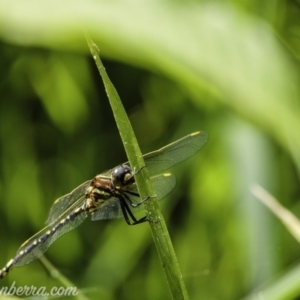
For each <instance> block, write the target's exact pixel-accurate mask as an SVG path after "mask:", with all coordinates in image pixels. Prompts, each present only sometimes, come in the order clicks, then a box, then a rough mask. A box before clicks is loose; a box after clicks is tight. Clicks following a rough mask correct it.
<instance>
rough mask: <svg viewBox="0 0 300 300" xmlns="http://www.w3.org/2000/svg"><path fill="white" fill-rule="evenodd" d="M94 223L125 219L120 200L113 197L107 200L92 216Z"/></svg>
mask: <svg viewBox="0 0 300 300" xmlns="http://www.w3.org/2000/svg"><path fill="white" fill-rule="evenodd" d="M91 215H92V216H91V219H92V221H99V220H109V219H116V218H121V217H123V213H122V209H121V205H120V200H119V199H118V198H116V197H112V198H110V199H109V200H106V201H105V202H104V203H103V204H102V205H101V206H100V207H99V208H98V209H97V210H96V211H94V212H92V214H91Z"/></svg>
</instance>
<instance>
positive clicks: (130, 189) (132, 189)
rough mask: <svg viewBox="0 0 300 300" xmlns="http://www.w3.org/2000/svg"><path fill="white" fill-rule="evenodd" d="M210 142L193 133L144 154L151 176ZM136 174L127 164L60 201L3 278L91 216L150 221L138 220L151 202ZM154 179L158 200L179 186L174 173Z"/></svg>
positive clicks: (11, 263) (4, 272)
mask: <svg viewBox="0 0 300 300" xmlns="http://www.w3.org/2000/svg"><path fill="white" fill-rule="evenodd" d="M207 139H208V136H207V134H206V133H205V132H196V133H192V134H190V135H188V136H186V137H184V138H182V139H180V140H178V141H176V142H174V143H172V144H169V145H167V146H165V147H163V148H161V149H159V150H157V151H154V152H150V153H148V154H146V155H144V156H143V158H144V161H145V166H146V167H147V168H148V172H149V174H150V175H155V174H157V173H158V172H161V171H164V170H166V169H168V168H170V167H172V166H174V165H176V164H178V163H180V162H181V161H183V160H185V159H187V158H189V157H190V156H192V155H193V154H195V153H196V152H197V151H198V150H200V149H201V148H202V147H203V146H204V144H205V143H206V142H207ZM135 174H136V173H134V172H133V171H132V169H131V167H130V166H129V163H128V162H127V163H124V164H122V165H119V166H117V167H115V168H113V169H111V170H109V171H107V172H105V173H103V174H100V175H97V176H96V177H94V178H93V179H92V180H89V181H86V182H85V183H83V184H81V185H80V186H78V187H77V188H76V189H74V190H73V191H72V192H71V193H69V194H67V195H65V196H62V197H60V198H59V199H57V200H56V201H55V202H54V204H53V205H52V207H51V210H50V212H49V216H48V219H47V222H46V224H47V226H46V227H45V228H44V229H42V230H41V231H39V232H38V233H37V234H35V235H34V236H32V237H31V238H30V239H28V240H27V241H26V242H25V243H23V244H22V245H21V247H20V248H19V250H18V251H17V253H16V255H15V257H14V258H13V259H11V260H10V261H9V262H8V263H7V264H6V265H5V267H4V268H3V269H2V270H0V279H2V278H3V277H5V276H6V275H7V273H8V272H9V271H10V270H11V269H12V268H13V267H21V266H23V265H26V264H28V263H30V262H31V261H33V260H34V259H37V258H39V257H40V256H41V255H43V253H45V252H46V251H47V249H48V248H49V247H50V245H51V244H52V243H53V242H54V241H56V240H57V239H58V238H59V237H60V236H62V235H63V234H65V233H67V232H68V231H70V230H73V229H74V228H76V227H77V226H79V225H80V224H81V223H82V222H83V221H84V220H85V219H86V218H87V216H88V215H90V216H91V219H92V220H94V221H96V220H104V219H113V218H120V217H124V218H125V221H126V222H127V223H128V224H129V225H135V224H139V223H142V222H145V221H147V219H146V217H143V218H141V219H138V220H137V219H136V218H135V216H134V214H135V213H136V212H138V211H139V210H140V209H141V208H142V205H141V204H142V203H143V202H144V201H145V200H147V199H148V198H147V199H143V200H142V201H140V200H139V201H137V200H136V199H139V194H138V191H137V187H136V184H135V180H134V175H135ZM150 180H151V183H152V185H153V188H154V191H155V194H156V198H157V199H158V200H160V199H162V198H164V197H165V196H166V195H167V194H169V193H170V191H171V190H172V189H173V188H174V187H175V183H176V179H175V177H174V176H173V175H172V174H170V173H167V174H161V175H157V176H153V177H151V178H150ZM134 199H135V200H134Z"/></svg>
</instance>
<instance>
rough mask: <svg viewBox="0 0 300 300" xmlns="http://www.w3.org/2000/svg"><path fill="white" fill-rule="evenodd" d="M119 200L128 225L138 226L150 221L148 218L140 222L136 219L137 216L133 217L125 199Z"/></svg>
mask: <svg viewBox="0 0 300 300" xmlns="http://www.w3.org/2000/svg"><path fill="white" fill-rule="evenodd" d="M123 196H124V195H123ZM119 200H120V205H121V209H122V212H123V215H124V219H125V221H126V223H127V224H128V225H137V224H141V223H144V222H147V221H148V219H147V217H143V218H141V219H138V220H137V219H136V218H135V216H134V215H133V213H132V211H131V210H130V208H129V206H128V204H127V202H126V198H125V197H119ZM130 218H131V220H132V222H131V221H130Z"/></svg>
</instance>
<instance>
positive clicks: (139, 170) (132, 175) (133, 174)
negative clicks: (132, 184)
mask: <svg viewBox="0 0 300 300" xmlns="http://www.w3.org/2000/svg"><path fill="white" fill-rule="evenodd" d="M145 167H146V166H142V167H141V168H140V169H138V170H137V171H135V168H134V169H133V172H132V174H131V176H130V177H129V179H128V180H127V181H129V180H130V179H131V178H132V177H134V176H135V175H136V174H138V173H139V172H141V171H142V170H143V169H144V168H145Z"/></svg>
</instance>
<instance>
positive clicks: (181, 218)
mask: <svg viewBox="0 0 300 300" xmlns="http://www.w3.org/2000/svg"><path fill="white" fill-rule="evenodd" d="M74 3H75V2H73V1H72V2H71V1H63V2H61V1H57V0H56V1H43V2H40V1H36V0H35V1H33V0H32V1H20V0H17V1H13V2H11V1H7V0H6V1H4V0H0V38H1V44H0V53H1V57H0V70H1V81H0V95H1V96H0V97H1V98H0V99H1V101H0V203H1V206H0V207H1V209H0V221H1V222H0V263H1V264H3V266H4V264H5V263H6V262H7V261H8V260H9V259H10V258H11V257H12V256H13V255H14V254H15V252H16V250H17V249H18V247H19V246H20V245H21V243H22V242H23V241H24V240H26V239H27V238H29V237H30V236H31V235H33V234H34V233H36V232H37V231H39V230H40V229H41V228H42V227H43V226H44V222H45V220H46V218H47V213H48V211H49V209H50V207H51V204H52V202H53V201H54V200H55V199H56V198H57V197H60V196H62V195H63V194H66V193H68V192H70V191H71V190H72V189H73V188H75V187H76V186H78V185H79V184H81V183H82V182H84V181H85V180H88V179H91V178H92V177H93V176H94V175H96V174H98V173H100V172H102V171H104V170H106V169H109V168H111V167H113V166H115V165H117V164H118V163H121V162H123V161H126V160H127V159H126V157H125V154H124V150H123V147H122V144H121V141H120V138H119V135H118V131H117V129H116V125H115V122H114V119H113V116H112V113H111V110H110V107H109V104H108V101H107V97H106V95H105V91H104V88H103V85H102V83H101V80H100V77H99V75H98V73H97V70H96V67H95V66H94V63H93V60H92V59H91V57H90V55H89V52H88V47H87V45H86V43H85V40H84V35H83V32H82V29H83V28H85V29H86V30H87V31H88V32H89V33H90V34H91V35H92V37H93V39H94V40H95V42H96V43H97V44H98V46H99V48H100V50H101V54H102V58H103V59H104V65H105V66H106V69H107V72H108V74H109V76H110V78H111V80H112V82H113V83H114V85H115V87H116V88H117V90H118V92H119V94H120V96H121V99H122V100H123V102H124V105H125V108H126V109H127V112H128V114H129V117H130V119H131V121H132V125H133V128H134V130H135V132H136V134H137V138H138V140H139V142H140V146H141V149H142V150H143V151H144V153H146V152H149V151H151V150H155V149H157V148H159V147H161V146H164V145H165V144H168V143H169V142H172V141H174V140H176V139H177V138H180V137H182V136H184V135H186V134H188V133H191V132H193V131H197V130H204V131H206V132H208V133H209V135H210V141H209V143H208V145H207V146H206V147H205V148H204V149H203V150H202V151H201V152H199V153H198V154H197V155H196V156H195V157H193V158H191V159H190V160H188V161H186V162H185V163H183V164H181V165H180V166H178V167H176V168H175V169H174V170H171V171H172V172H173V173H174V174H176V176H177V178H178V184H177V188H176V190H175V191H174V192H173V193H172V194H171V195H170V196H169V197H168V199H166V200H165V201H163V202H162V203H161V204H162V209H163V212H164V215H165V216H166V220H167V223H168V225H169V230H170V234H171V237H172V239H173V243H174V247H175V251H176V254H177V256H178V260H179V264H180V267H181V271H182V273H183V277H184V280H185V283H186V286H187V290H188V293H189V295H190V298H191V299H207V300H210V299H241V298H249V299H250V298H251V299H259V298H258V296H257V298H255V295H258V292H261V295H263V296H264V297H265V298H264V299H272V300H273V299H296V297H297V296H298V295H300V283H299V281H300V279H299V278H300V271H299V256H300V255H299V253H300V251H299V250H300V246H299V245H298V243H297V242H296V241H295V240H294V239H293V238H292V236H291V235H290V234H289V233H288V232H287V230H286V229H285V228H284V227H283V226H282V224H281V223H280V222H279V221H278V220H277V219H276V218H275V217H274V216H273V215H272V214H271V213H270V212H269V211H268V210H267V209H266V208H265V207H263V206H262V204H261V203H260V202H258V200H257V199H255V198H254V197H253V196H252V195H251V193H250V186H251V185H252V184H253V183H258V184H260V185H262V186H263V187H265V188H266V189H268V190H269V191H270V192H271V193H273V194H274V195H275V196H276V197H277V198H278V199H280V201H281V203H282V204H283V205H284V206H286V207H287V208H288V209H290V210H291V211H292V212H293V213H295V214H296V215H298V216H299V214H300V205H299V196H300V190H299V176H298V175H299V171H300V155H299V153H300V151H299V148H300V134H299V132H300V118H299V116H300V107H299V95H300V93H299V92H300V88H299V75H300V69H299V57H300V43H299V41H300V40H299V33H300V26H299V25H300V24H299V19H300V18H299V17H300V2H299V1H297V0H294V1H292V0H290V1H280V0H279V1H275V2H274V1H272V2H271V1H265V2H260V1H253V0H252V1H251V0H246V1H229V0H228V1H209V2H208V1H185V2H184V1H163V0H161V1H149V0H148V1H141V2H140V3H135V1H129V0H127V1H76V4H74ZM105 59H106V60H105ZM298 130H299V131H298ZM46 255H47V257H48V258H49V259H50V260H51V262H52V263H53V264H54V265H56V266H57V268H58V269H59V270H60V271H61V272H62V273H63V274H64V275H65V276H66V277H68V278H69V279H70V280H71V281H72V282H73V283H74V285H76V286H78V287H79V288H80V289H81V290H82V291H83V292H85V294H86V296H87V297H89V298H90V299H131V300H134V299H141V298H143V299H168V297H169V292H168V287H167V284H166V281H165V278H164V275H163V272H162V270H161V266H160V264H159V260H158V257H157V253H156V250H155V248H154V246H153V243H152V241H151V234H150V230H149V228H148V226H147V224H144V225H140V226H135V227H129V226H126V223H125V222H124V220H111V221H102V222H91V221H89V220H88V221H86V222H85V223H84V224H83V225H81V226H80V227H79V228H78V229H76V230H74V231H72V232H70V233H68V234H67V235H65V236H63V237H62V238H60V239H59V240H57V241H56V242H55V243H54V244H53V245H52V246H51V248H50V249H49V251H48V252H47V253H46ZM14 281H16V284H17V285H18V286H22V285H35V286H47V287H49V288H51V287H53V286H58V285H59V282H57V281H56V280H53V279H51V277H50V276H49V274H48V273H47V272H46V271H45V270H44V268H43V267H42V266H41V264H40V263H39V262H38V261H37V262H33V263H31V264H29V265H28V266H25V267H23V268H20V269H15V270H14V271H13V272H12V273H11V274H10V275H9V276H8V277H7V278H6V279H5V280H4V281H2V282H1V285H0V286H3V285H5V286H9V285H10V284H11V283H12V282H14ZM279 282H281V283H282V282H284V283H285V284H279ZM275 287H277V288H275ZM278 287H279V288H278ZM252 295H254V296H253V297H252Z"/></svg>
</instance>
